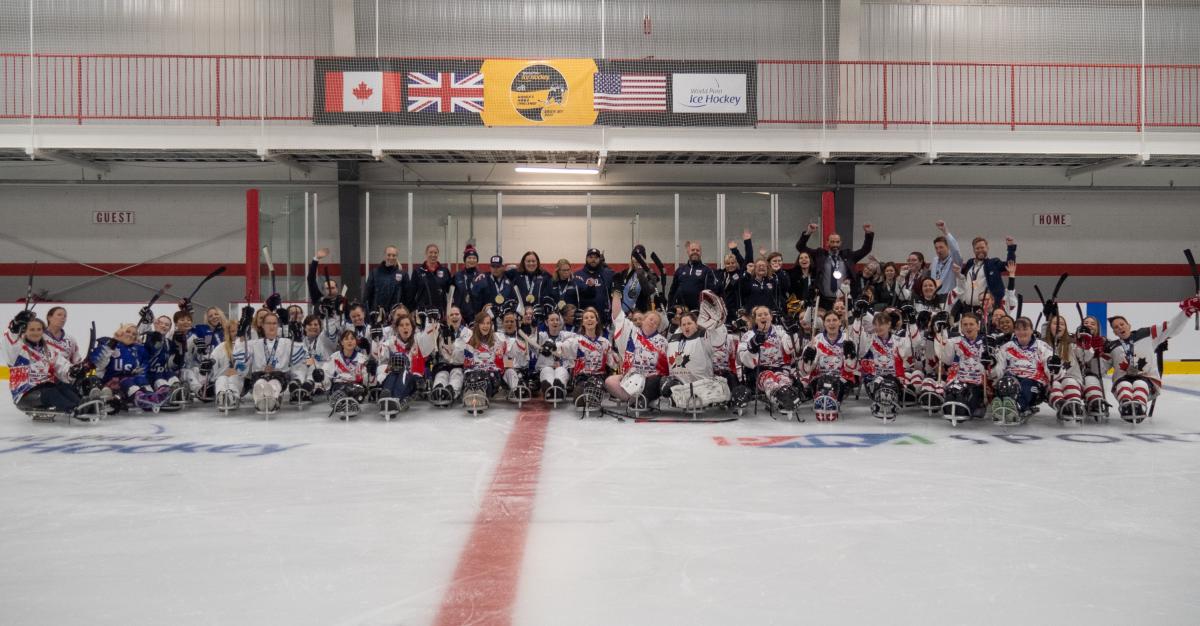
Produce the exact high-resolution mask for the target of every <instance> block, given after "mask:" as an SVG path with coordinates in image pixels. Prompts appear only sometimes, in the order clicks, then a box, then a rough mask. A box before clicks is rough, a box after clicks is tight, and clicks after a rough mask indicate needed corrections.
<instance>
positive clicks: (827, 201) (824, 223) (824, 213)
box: [809, 191, 837, 248]
mask: <svg viewBox="0 0 1200 626" xmlns="http://www.w3.org/2000/svg"><path fill="white" fill-rule="evenodd" d="M836 218H837V211H836V210H835V209H834V204H833V192H832V191H823V192H821V240H820V241H818V242H817V243H816V245H813V244H812V243H810V244H809V245H810V246H812V247H814V248H820V247H821V246H823V245H824V244H825V242H826V241H829V236H830V235H832V234H833V233H834V231H836V230H837V224H836V223H835V221H836Z"/></svg>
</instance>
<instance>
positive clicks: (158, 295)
mask: <svg viewBox="0 0 1200 626" xmlns="http://www.w3.org/2000/svg"><path fill="white" fill-rule="evenodd" d="M170 288H171V283H167V284H165V285H163V286H162V289H159V290H158V291H156V292H154V295H153V296H150V301H149V302H147V303H146V308H150V307H152V306H154V303H155V302H158V299H159V298H161V297H163V294H164V293H166V292H167V290H168V289H170Z"/></svg>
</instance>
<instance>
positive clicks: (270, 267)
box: [262, 246, 279, 294]
mask: <svg viewBox="0 0 1200 626" xmlns="http://www.w3.org/2000/svg"><path fill="white" fill-rule="evenodd" d="M262 251H263V258H264V259H266V260H267V272H269V273H270V274H271V293H272V294H276V293H279V290H278V289H276V288H275V264H274V263H271V247H270V246H263V249H262Z"/></svg>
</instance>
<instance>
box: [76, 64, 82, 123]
mask: <svg viewBox="0 0 1200 626" xmlns="http://www.w3.org/2000/svg"><path fill="white" fill-rule="evenodd" d="M75 116H76V118H75V119H76V123H77V124H80V125H82V124H83V57H81V56H77V57H75Z"/></svg>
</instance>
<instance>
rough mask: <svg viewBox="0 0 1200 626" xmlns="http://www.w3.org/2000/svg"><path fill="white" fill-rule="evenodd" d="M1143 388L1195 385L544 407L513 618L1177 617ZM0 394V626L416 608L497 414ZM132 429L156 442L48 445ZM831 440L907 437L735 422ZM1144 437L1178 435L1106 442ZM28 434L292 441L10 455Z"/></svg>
mask: <svg viewBox="0 0 1200 626" xmlns="http://www.w3.org/2000/svg"><path fill="white" fill-rule="evenodd" d="M1167 383H1168V385H1169V386H1172V387H1182V388H1187V389H1190V390H1192V391H1193V392H1194V393H1195V395H1188V394H1184V393H1182V392H1178V391H1170V390H1169V391H1167V393H1166V394H1165V395H1164V397H1163V399H1162V400H1161V401H1160V402H1159V406H1158V410H1157V414H1156V416H1155V418H1154V420H1153V421H1152V422H1149V423H1147V424H1144V425H1142V426H1140V427H1137V428H1132V427H1130V426H1128V425H1126V424H1124V423H1123V422H1120V420H1118V419H1116V418H1114V419H1113V421H1112V422H1110V423H1109V424H1107V425H1090V424H1089V425H1085V426H1083V427H1082V428H1074V427H1062V426H1058V425H1056V424H1054V421H1053V419H1052V418H1047V417H1045V416H1039V417H1036V418H1035V423H1033V424H1030V425H1029V426H1026V427H1024V428H1019V429H1012V430H1010V431H1008V432H1009V434H1013V435H1033V436H1038V437H1041V439H1039V440H1036V441H1026V442H1023V443H1012V442H1011V440H1015V439H1016V438H1014V437H1010V441H1006V440H1004V439H1002V438H1000V437H997V435H1004V434H1005V431H1003V430H1001V429H999V428H996V427H993V426H992V425H991V424H990V423H988V424H984V423H976V424H970V425H964V426H960V427H959V428H957V429H954V428H951V427H950V426H949V425H948V424H946V423H943V422H942V421H941V420H940V419H930V418H925V417H923V416H919V415H917V414H906V415H903V416H902V417H901V418H900V420H898V421H897V423H895V424H894V425H891V426H886V427H885V426H881V425H878V424H876V423H875V422H874V420H873V419H872V418H870V417H869V416H868V415H867V414H866V411H865V408H863V407H861V406H856V407H855V408H853V409H852V410H851V411H850V412H849V413H848V414H847V415H845V416H844V419H843V420H842V421H841V422H839V423H836V424H817V423H815V422H813V421H812V420H811V419H810V421H808V422H807V423H803V424H797V423H794V422H793V423H784V422H775V421H773V420H771V419H770V418H769V417H766V416H765V415H760V416H757V417H753V416H751V417H747V418H744V419H742V420H740V421H737V422H731V423H723V424H703V425H701V424H634V423H631V422H626V423H618V422H615V421H613V420H592V421H580V420H578V419H576V418H575V416H574V415H573V413H571V412H570V411H569V410H568V409H565V408H563V409H559V410H558V411H556V412H554V413H553V414H552V417H551V422H550V426H549V431H548V435H547V440H546V448H545V456H544V459H543V463H542V471H541V476H540V481H539V484H538V490H537V498H536V505H535V509H534V513H533V520H532V524H531V527H530V532H529V536H528V542H527V549H526V553H525V557H524V560H523V564H522V570H521V579H520V588H519V589H520V590H519V593H518V598H517V603H516V606H515V607H514V616H513V619H514V623H516V624H547V625H550V624H555V625H558V624H571V625H574V624H589V625H590V624H596V625H599V624H694V625H718V624H720V625H725V624H799V623H806V624H808V623H816V624H831V623H846V624H856V623H870V624H877V623H892V624H896V623H898V624H1068V623H1069V624H1196V623H1198V622H1200V593H1198V592H1197V589H1198V588H1200V534H1198V532H1197V530H1198V528H1200V421H1198V419H1197V418H1198V414H1200V411H1198V409H1200V377H1185V376H1173V377H1169V378H1168V380H1167ZM0 402H2V404H0V485H2V487H0V489H2V492H0V494H2V497H0V555H2V556H3V564H4V566H3V567H2V568H0V623H4V624H22V625H24V624H85V623H86V624H122V625H140V624H416V625H424V624H429V623H431V622H432V620H433V618H434V616H435V615H436V613H437V609H438V607H439V605H440V604H441V602H442V599H443V595H444V593H445V591H446V588H447V586H448V584H449V582H450V578H451V576H452V574H453V572H454V568H455V565H456V564H457V562H458V559H459V556H460V554H461V552H462V549H463V546H464V544H465V542H466V538H467V536H468V534H469V533H470V531H471V527H472V524H473V523H474V520H475V516H476V513H477V509H478V506H479V503H480V500H481V499H482V497H483V494H484V493H485V492H486V490H487V488H488V485H489V482H490V480H491V476H492V473H493V471H494V470H495V467H496V465H497V462H498V461H499V458H500V455H501V451H502V449H503V447H504V444H505V440H506V438H507V436H508V433H509V431H510V429H511V428H512V425H513V422H514V419H513V418H514V415H515V411H513V410H512V409H508V408H497V409H495V410H493V411H492V412H491V413H489V414H488V415H487V416H485V417H483V418H479V419H471V418H467V417H465V416H464V415H463V414H462V412H461V410H458V409H454V410H451V411H435V410H432V409H421V410H414V411H412V412H410V413H408V414H406V415H405V416H404V417H403V418H402V419H401V420H400V421H399V422H394V423H390V424H389V423H383V422H381V421H379V420H378V419H377V418H373V417H372V418H366V419H360V421H358V422H355V423H349V424H345V423H335V422H330V421H328V419H327V418H326V417H325V416H324V415H325V412H324V411H323V410H322V409H321V408H320V407H312V408H310V409H308V410H307V412H306V413H304V414H285V415H283V416H281V417H280V418H278V419H276V420H274V421H271V422H269V423H267V422H263V421H261V420H259V419H256V418H255V417H254V416H253V415H252V414H250V413H249V411H244V412H245V414H244V415H241V416H237V417H229V418H222V417H218V416H217V415H215V413H214V412H212V411H211V410H210V409H205V410H196V411H192V412H190V413H187V414H177V415H157V416H143V415H137V416H123V417H118V418H114V419H111V420H109V421H107V422H105V423H103V424H100V425H98V426H86V425H67V424H61V423H59V424H44V423H33V422H31V421H29V420H28V418H26V417H25V416H23V415H21V414H19V413H17V412H16V411H15V409H13V407H12V406H11V403H10V402H9V401H8V400H7V397H6V398H5V399H4V400H3V401H0ZM155 425H158V426H161V427H162V428H163V429H165V431H164V432H162V433H161V434H160V435H157V436H159V437H170V439H166V440H163V441H98V440H97V441H93V440H88V439H83V440H76V441H67V440H68V439H70V438H75V437H93V436H98V435H105V436H131V437H154V436H156V435H155V433H156V432H157V431H158V428H156V426H155ZM836 433H904V434H907V435H916V438H914V437H911V436H906V437H902V438H900V439H897V440H896V441H908V442H910V443H907V444H903V445H896V443H895V441H892V442H887V443H884V444H881V445H877V446H873V447H857V448H846V447H825V448H820V447H813V445H814V444H815V443H818V442H822V441H823V442H826V443H833V442H837V441H852V440H854V439H853V438H830V437H826V438H824V439H819V438H805V439H802V440H793V441H792V442H791V443H797V442H799V443H802V444H804V445H805V447H783V448H778V447H777V448H764V447H756V446H743V445H738V444H739V443H740V442H739V440H738V439H737V438H739V437H763V436H771V435H780V436H789V435H829V434H836ZM1081 433H1086V434H1089V435H1102V436H1103V437H1096V436H1092V437H1087V436H1084V437H1078V436H1077V435H1079V434H1081ZM1183 433H1195V434H1192V435H1184V434H1183ZM1146 434H1168V435H1174V436H1176V437H1178V438H1180V439H1184V440H1186V441H1158V442H1154V441H1146V440H1144V439H1139V438H1136V437H1131V436H1130V435H1143V436H1144V435H1146ZM27 435H33V436H35V437H54V439H49V440H45V441H41V442H39V443H40V444H41V445H42V446H56V445H70V444H82V443H92V444H94V445H97V446H105V445H110V446H135V445H150V444H153V443H162V444H170V443H187V442H196V443H204V444H212V445H220V444H263V443H272V444H279V445H283V446H288V445H295V444H301V443H303V444H306V445H303V446H300V447H297V448H292V449H287V450H284V451H281V452H275V453H271V454H267V455H263V456H252V457H240V456H237V455H238V454H252V453H254V452H257V451H261V450H262V448H261V447H250V446H247V447H244V448H235V449H226V450H228V451H227V452H225V453H219V454H218V453H212V452H206V451H199V452H190V453H189V452H164V453H144V454H127V453H121V452H116V451H106V450H108V448H102V447H97V448H90V449H89V448H84V449H80V452H79V453H74V454H72V453H68V452H63V451H61V450H53V451H44V452H37V451H36V449H31V448H25V449H18V450H13V448H16V447H17V446H21V445H25V444H29V443H31V442H29V441H14V440H12V438H14V437H23V436H27ZM1059 435H1070V436H1073V438H1075V439H1079V440H1080V441H1067V440H1063V439H1060V438H1058V436H1059ZM955 436H960V437H965V438H967V439H962V438H955ZM714 437H725V438H727V441H729V442H730V443H731V444H732V445H725V446H722V445H718V443H717V441H716V440H714ZM1105 438H1114V439H1116V440H1117V441H1115V442H1113V443H1098V442H1097V443H1090V442H1085V441H1083V440H1097V441H1099V440H1103V439H1105ZM922 440H927V441H929V442H931V443H922ZM972 440H979V441H986V442H987V443H983V444H980V443H975V442H974V441H972ZM752 441H761V440H752ZM783 443H788V442H783ZM143 450H145V451H146V452H150V451H151V450H154V448H147V449H143ZM202 450H204V449H202Z"/></svg>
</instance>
